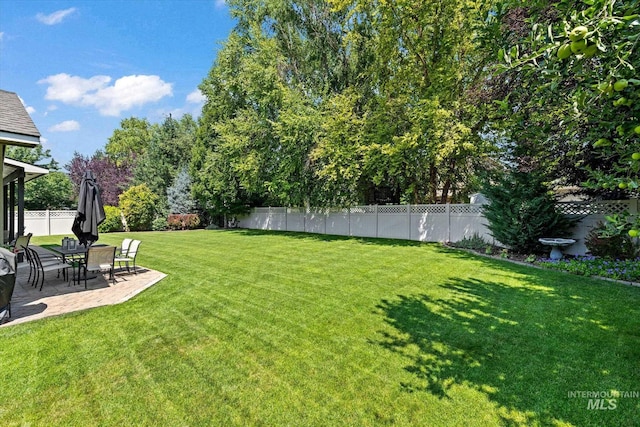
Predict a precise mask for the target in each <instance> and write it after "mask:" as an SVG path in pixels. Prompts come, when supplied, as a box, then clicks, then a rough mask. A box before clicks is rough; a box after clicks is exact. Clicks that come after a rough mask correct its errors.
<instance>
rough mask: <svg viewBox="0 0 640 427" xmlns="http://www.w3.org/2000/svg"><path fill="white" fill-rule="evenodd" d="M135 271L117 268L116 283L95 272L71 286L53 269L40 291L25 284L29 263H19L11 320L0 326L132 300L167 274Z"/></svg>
mask: <svg viewBox="0 0 640 427" xmlns="http://www.w3.org/2000/svg"><path fill="white" fill-rule="evenodd" d="M137 272H138V274H133V272H131V273H129V272H127V270H126V269H122V270H119V269H117V270H116V274H115V277H116V283H115V284H114V283H113V280H110V279H109V275H108V274H98V275H97V277H95V278H93V279H89V280H87V289H85V288H84V281H81V282H80V283H79V284H75V285H74V283H73V281H71V282H67V281H66V280H65V279H63V278H62V276H61V277H57V274H56V272H55V271H52V272H48V273H45V281H44V286H43V287H42V291H40V290H39V286H38V288H34V287H33V286H31V285H30V284H29V283H27V279H28V277H29V263H27V262H23V263H20V264H18V272H17V274H16V286H15V289H14V291H13V297H12V298H11V319H10V320H9V322H7V323H4V324H2V325H0V327H7V326H11V325H15V324H18V323H23V322H28V321H31V320H36V319H42V318H44V317H50V316H57V315H59V314H64V313H70V312H73V311H79V310H86V309H88V308H93V307H99V306H103V305H111V304H118V303H121V302H124V301H127V300H129V299H131V298H132V297H134V296H135V295H137V294H139V293H140V292H142V291H143V290H145V289H147V288H149V287H151V286H153V285H155V284H156V283H158V282H159V281H160V280H162V279H163V278H164V277H166V274H164V273H161V272H159V271H155V270H150V269H147V268H144V267H137Z"/></svg>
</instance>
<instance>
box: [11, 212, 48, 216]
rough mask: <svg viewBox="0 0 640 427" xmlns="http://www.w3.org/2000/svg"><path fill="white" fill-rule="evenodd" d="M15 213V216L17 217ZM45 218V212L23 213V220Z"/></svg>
mask: <svg viewBox="0 0 640 427" xmlns="http://www.w3.org/2000/svg"><path fill="white" fill-rule="evenodd" d="M17 215H18V214H17V212H16V216H17ZM46 216H47V212H46V211H24V217H25V218H45V217H46Z"/></svg>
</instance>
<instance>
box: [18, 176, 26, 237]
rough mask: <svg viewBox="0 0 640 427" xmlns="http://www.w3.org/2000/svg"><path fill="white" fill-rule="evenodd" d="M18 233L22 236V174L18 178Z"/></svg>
mask: <svg viewBox="0 0 640 427" xmlns="http://www.w3.org/2000/svg"><path fill="white" fill-rule="evenodd" d="M18 233H19V234H20V235H21V236H22V235H24V234H25V233H24V172H23V173H22V174H21V175H20V176H19V177H18Z"/></svg>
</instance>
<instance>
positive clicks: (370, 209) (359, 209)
mask: <svg viewBox="0 0 640 427" xmlns="http://www.w3.org/2000/svg"><path fill="white" fill-rule="evenodd" d="M349 212H351V213H352V214H372V213H376V206H353V207H352V208H351V209H349Z"/></svg>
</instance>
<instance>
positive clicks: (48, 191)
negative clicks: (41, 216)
mask: <svg viewBox="0 0 640 427" xmlns="http://www.w3.org/2000/svg"><path fill="white" fill-rule="evenodd" d="M5 155H6V157H8V158H11V159H14V160H18V161H20V162H24V163H29V164H33V165H37V166H39V167H42V168H44V169H48V170H49V173H48V174H46V175H44V176H40V177H38V178H36V179H33V180H31V181H29V182H27V183H26V184H25V190H24V206H25V208H26V209H29V210H44V209H68V208H69V207H70V206H71V205H72V203H73V198H74V193H73V184H72V182H71V179H69V176H68V175H67V174H65V173H64V172H62V171H60V170H59V166H58V162H56V161H55V160H54V159H53V157H51V152H50V150H45V149H44V148H43V147H42V145H38V146H36V147H34V148H27V147H13V146H12V147H7V151H6V154H5Z"/></svg>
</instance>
